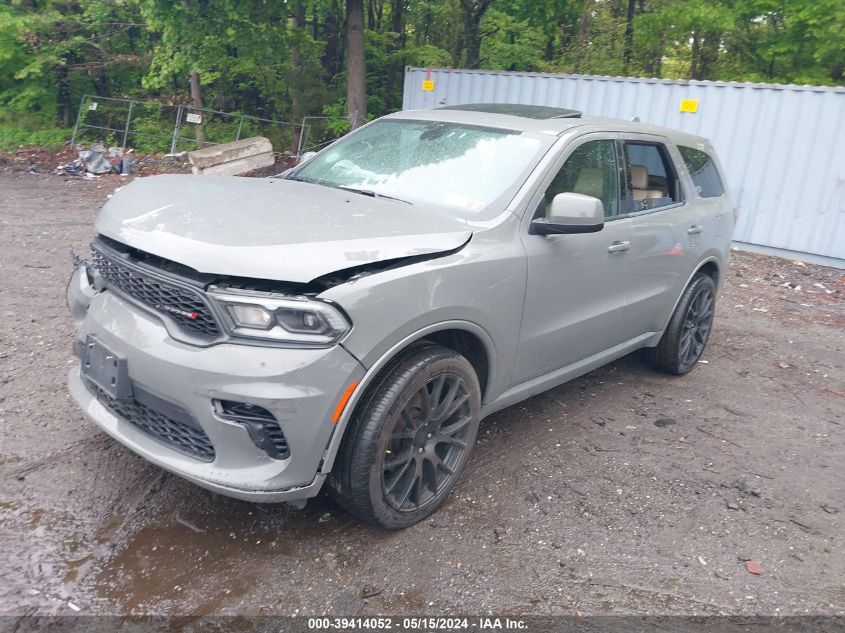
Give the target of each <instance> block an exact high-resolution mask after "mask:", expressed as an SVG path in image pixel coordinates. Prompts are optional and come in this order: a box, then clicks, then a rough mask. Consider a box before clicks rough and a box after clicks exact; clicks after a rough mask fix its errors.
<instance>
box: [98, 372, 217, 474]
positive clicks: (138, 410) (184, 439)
mask: <svg viewBox="0 0 845 633" xmlns="http://www.w3.org/2000/svg"><path fill="white" fill-rule="evenodd" d="M85 384H86V386H87V387H88V389H89V391H91V393H93V394H94V395H95V396H96V397H97V400H99V401H100V403H101V404H102V405H103V406H105V407H106V408H107V409H108V410H109V411H111V412H112V413H113V414H115V415H116V416H117V417H119V418H121V419H123V420H125V421H126V422H129V424H131V425H132V426H134V427H135V428H136V429H138V430H139V431H141V432H142V433H144V434H145V435H147V436H149V437H151V438H153V439H154V440H156V441H158V442H161V443H162V444H164V445H166V446H169V447H170V448H172V449H174V450H177V451H179V452H180V453H182V454H184V455H187V456H188V457H193V458H194V459H198V460H201V461H204V462H212V461H214V446H212V444H211V440H209V439H208V435H206V434H205V431H203V430H202V429H200V428H198V427H194V426H191V425H189V424H186V423H185V422H182V421H180V420H175V419H173V418H171V417H168V416H166V415H164V414H163V413H160V412H159V411H156V410H155V409H153V408H151V407H148V406H147V405H145V404H142V403H140V402H138V401H137V400H132V399H125V400H124V399H120V400H118V399H115V398H112V397H111V396H109V395H108V394H107V393H106V392H105V391H103V390H102V389H100V388H99V387H98V386H97V385H95V384H94V383H93V382H91V381H90V380H86V381H85ZM185 415H187V414H185Z"/></svg>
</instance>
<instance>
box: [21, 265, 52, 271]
mask: <svg viewBox="0 0 845 633" xmlns="http://www.w3.org/2000/svg"><path fill="white" fill-rule="evenodd" d="M23 267H24V268H40V269H43V270H46V269H47V268H50V266H37V265H35V264H24V265H23Z"/></svg>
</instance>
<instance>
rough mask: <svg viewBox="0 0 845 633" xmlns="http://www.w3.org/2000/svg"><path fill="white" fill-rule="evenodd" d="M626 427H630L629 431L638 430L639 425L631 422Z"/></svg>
mask: <svg viewBox="0 0 845 633" xmlns="http://www.w3.org/2000/svg"><path fill="white" fill-rule="evenodd" d="M625 428H626V429H628V430H629V431H636V430H637V427H636V426H634V425H633V424H629V425H628V426H626V427H625Z"/></svg>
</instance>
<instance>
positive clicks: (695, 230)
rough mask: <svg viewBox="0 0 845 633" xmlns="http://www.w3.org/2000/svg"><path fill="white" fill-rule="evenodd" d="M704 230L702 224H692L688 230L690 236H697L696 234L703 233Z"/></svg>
mask: <svg viewBox="0 0 845 633" xmlns="http://www.w3.org/2000/svg"><path fill="white" fill-rule="evenodd" d="M703 230H704V227H703V226H701V225H700V224H691V225H690V227H689V228H688V229H687V233H689V234H690V235H695V234H696V233H701V232H702V231H703Z"/></svg>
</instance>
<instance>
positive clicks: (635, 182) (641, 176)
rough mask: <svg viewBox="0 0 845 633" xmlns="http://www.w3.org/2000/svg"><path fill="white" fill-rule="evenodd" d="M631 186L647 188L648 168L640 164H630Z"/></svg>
mask: <svg viewBox="0 0 845 633" xmlns="http://www.w3.org/2000/svg"><path fill="white" fill-rule="evenodd" d="M631 186H632V187H633V188H634V189H648V169H646V168H645V167H643V166H642V165H631Z"/></svg>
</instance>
